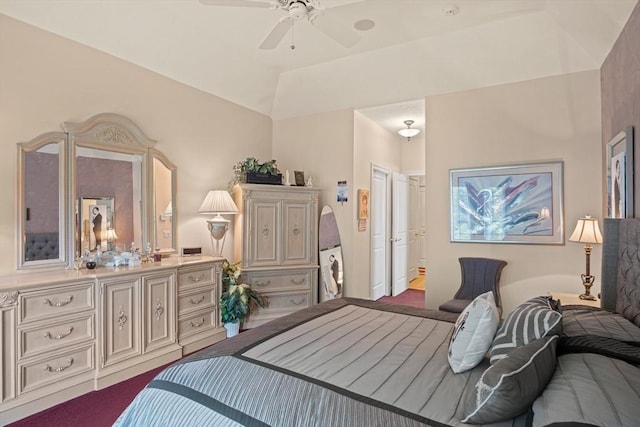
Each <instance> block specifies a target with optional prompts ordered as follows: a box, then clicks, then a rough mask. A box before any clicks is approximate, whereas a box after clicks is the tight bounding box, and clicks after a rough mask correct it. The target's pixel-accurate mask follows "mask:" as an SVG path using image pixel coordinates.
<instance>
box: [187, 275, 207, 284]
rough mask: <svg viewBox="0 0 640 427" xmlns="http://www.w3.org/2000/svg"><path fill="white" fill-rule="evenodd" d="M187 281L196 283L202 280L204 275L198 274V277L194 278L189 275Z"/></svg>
mask: <svg viewBox="0 0 640 427" xmlns="http://www.w3.org/2000/svg"><path fill="white" fill-rule="evenodd" d="M188 279H189V280H190V281H192V282H194V283H198V282H199V281H201V280H204V273H200V275H199V276H198V277H194V276H193V275H191V274H190V275H189V277H188Z"/></svg>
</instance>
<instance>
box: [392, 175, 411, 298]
mask: <svg viewBox="0 0 640 427" xmlns="http://www.w3.org/2000/svg"><path fill="white" fill-rule="evenodd" d="M391 199H392V203H391V204H392V206H393V213H392V220H391V224H392V225H391V259H392V268H391V276H392V279H391V295H393V296H396V295H399V294H401V293H402V292H404V291H406V290H407V288H408V287H409V280H408V277H409V276H408V271H407V270H408V255H409V254H408V249H409V239H408V228H409V224H408V223H409V221H408V218H409V215H408V212H409V179H408V178H407V176H406V175H403V174H400V173H397V172H394V173H393V190H392V191H391Z"/></svg>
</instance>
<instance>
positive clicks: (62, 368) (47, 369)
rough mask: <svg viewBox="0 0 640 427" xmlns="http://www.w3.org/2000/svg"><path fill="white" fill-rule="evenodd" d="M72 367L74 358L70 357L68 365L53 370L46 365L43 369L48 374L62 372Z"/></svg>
mask: <svg viewBox="0 0 640 427" xmlns="http://www.w3.org/2000/svg"><path fill="white" fill-rule="evenodd" d="M72 365H73V357H70V358H68V359H67V364H66V365H62V366H58V367H57V368H52V367H51V366H49V365H44V367H43V369H44V370H45V371H47V372H62V371H64V370H65V369H68V368H70V367H71V366H72Z"/></svg>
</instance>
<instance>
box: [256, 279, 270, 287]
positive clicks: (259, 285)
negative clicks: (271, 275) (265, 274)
mask: <svg viewBox="0 0 640 427" xmlns="http://www.w3.org/2000/svg"><path fill="white" fill-rule="evenodd" d="M270 284H271V280H267V281H266V282H256V286H258V287H260V288H264V287H265V286H269V285H270Z"/></svg>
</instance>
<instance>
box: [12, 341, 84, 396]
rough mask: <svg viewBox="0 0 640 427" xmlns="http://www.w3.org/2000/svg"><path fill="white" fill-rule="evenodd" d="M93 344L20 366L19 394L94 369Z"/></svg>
mask: <svg viewBox="0 0 640 427" xmlns="http://www.w3.org/2000/svg"><path fill="white" fill-rule="evenodd" d="M93 349H94V346H93V344H91V345H88V346H84V347H80V348H76V349H73V350H69V351H66V352H63V353H59V354H58V355H55V356H51V357H43V358H39V359H37V360H34V361H31V362H28V363H23V364H19V365H18V372H19V381H18V384H19V386H18V387H19V389H18V393H19V394H21V393H25V392H28V391H30V390H34V389H37V388H40V387H43V386H45V385H47V384H51V383H57V382H59V381H63V380H65V379H67V378H70V377H73V376H74V375H78V374H81V373H83V372H87V371H91V370H93V369H94V363H93V358H94V356H93V351H94V350H93Z"/></svg>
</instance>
